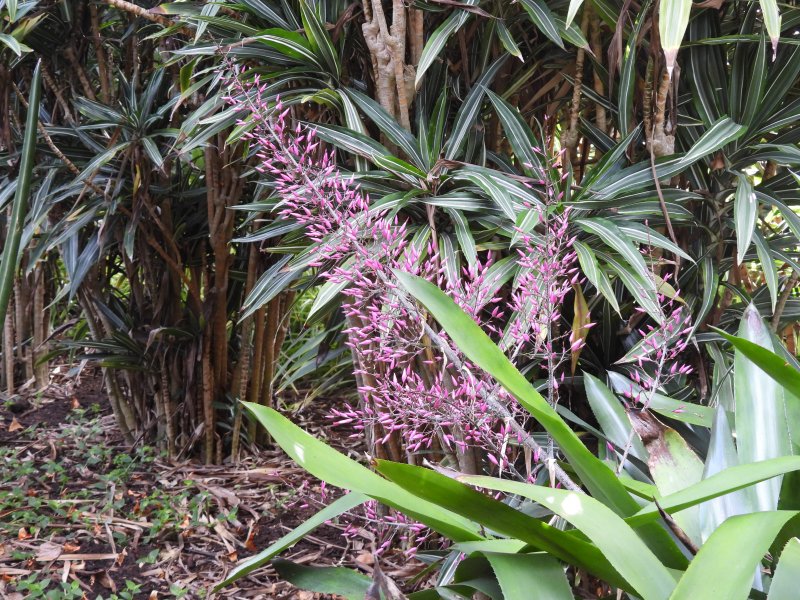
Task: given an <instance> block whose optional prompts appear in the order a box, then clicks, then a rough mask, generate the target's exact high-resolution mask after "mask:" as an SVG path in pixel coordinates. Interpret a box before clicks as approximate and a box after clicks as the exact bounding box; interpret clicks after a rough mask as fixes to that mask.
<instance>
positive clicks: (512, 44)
mask: <svg viewBox="0 0 800 600" xmlns="http://www.w3.org/2000/svg"><path fill="white" fill-rule="evenodd" d="M497 37H499V38H500V43H501V44H503V48H505V49H506V52H508V53H509V54H510V55H511V56H516V57H517V58H518V59H520V60H521V61H522V62H525V59H524V58H522V52H520V49H519V46H518V45H517V42H516V41H515V40H514V36H512V35H511V32H510V31H509V30H508V27H506V24H505V23H504V22H503V21H499V20H498V21H497Z"/></svg>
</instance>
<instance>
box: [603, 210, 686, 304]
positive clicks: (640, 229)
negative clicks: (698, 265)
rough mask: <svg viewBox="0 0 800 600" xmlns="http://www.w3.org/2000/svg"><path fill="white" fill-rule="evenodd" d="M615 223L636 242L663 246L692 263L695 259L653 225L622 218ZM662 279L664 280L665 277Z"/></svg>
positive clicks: (657, 246)
mask: <svg viewBox="0 0 800 600" xmlns="http://www.w3.org/2000/svg"><path fill="white" fill-rule="evenodd" d="M615 224H616V225H617V227H619V230H620V231H621V232H622V233H624V234H625V235H626V236H628V237H629V238H630V239H631V240H633V241H634V242H639V243H640V244H644V245H645V246H653V247H656V248H663V249H664V250H669V251H670V252H672V253H673V254H677V255H678V256H680V257H681V258H683V259H685V260H687V261H689V262H691V263H693V262H694V259H693V258H692V257H691V256H689V255H688V254H687V253H686V252H684V251H683V250H682V249H681V248H680V247H679V246H676V245H675V243H674V242H673V241H672V240H671V239H669V238H667V237H665V236H663V235H661V234H660V233H658V232H657V231H656V230H655V229H653V228H652V227H648V226H647V225H644V224H643V223H636V222H635V221H623V220H621V219H620V220H619V221H618V222H616V223H615ZM659 279H660V278H659ZM661 281H662V282H663V279H662V280H661ZM670 287H672V286H670ZM662 293H663V292H662Z"/></svg>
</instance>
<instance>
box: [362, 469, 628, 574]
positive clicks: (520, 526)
mask: <svg viewBox="0 0 800 600" xmlns="http://www.w3.org/2000/svg"><path fill="white" fill-rule="evenodd" d="M377 468H378V471H379V472H380V473H381V474H383V475H385V476H386V477H388V478H389V479H390V480H391V481H393V482H394V483H396V484H397V485H399V486H401V487H402V488H404V489H406V490H408V491H409V492H411V493H412V494H415V495H417V496H419V497H420V498H422V499H424V500H425V501H427V502H430V503H433V504H436V505H437V506H440V507H442V508H445V509H447V510H450V511H452V512H453V513H454V514H458V515H461V516H463V517H466V518H468V519H470V520H472V521H475V522H476V523H481V524H482V525H484V526H485V527H487V528H488V529H490V530H491V531H493V532H495V533H498V534H502V535H506V536H509V537H512V538H515V539H519V540H522V541H523V542H527V543H528V544H531V545H532V546H534V547H536V548H537V549H539V550H543V551H545V552H547V553H548V554H550V555H552V556H555V557H556V558H558V559H559V560H563V561H564V562H567V563H569V564H572V565H580V566H581V567H582V568H585V569H586V570H588V571H590V572H591V573H593V574H595V575H596V576H598V577H601V578H603V579H605V580H606V581H609V580H613V581H614V582H616V584H618V585H621V586H622V587H628V588H629V587H630V586H628V585H627V584H626V583H625V581H624V580H623V579H622V578H620V576H619V574H618V573H617V572H616V571H615V570H614V568H613V567H612V566H611V564H610V563H609V561H608V560H607V558H606V557H604V556H603V553H602V552H600V551H599V550H598V549H597V548H596V547H595V546H593V545H592V544H590V543H588V542H586V541H584V540H581V539H578V538H576V537H575V536H573V535H571V534H569V533H567V532H564V531H561V530H560V529H558V528H556V527H552V526H550V525H548V524H547V523H545V522H544V521H541V520H539V519H535V518H533V517H531V516H529V515H526V514H525V513H522V512H520V511H518V510H515V509H513V508H511V507H510V506H509V505H508V504H505V503H503V502H500V501H498V500H494V499H493V498H491V497H490V496H488V495H486V494H483V493H480V492H477V491H475V490H474V489H472V488H471V487H469V486H468V485H465V484H464V483H461V482H459V481H456V480H455V479H452V478H450V477H447V476H445V475H441V474H439V473H437V472H435V471H433V470H431V469H425V468H422V467H417V466H414V465H406V464H402V463H395V462H389V461H383V460H380V461H378V465H377ZM487 479H491V478H487ZM491 480H492V481H495V480H494V479H491ZM496 481H500V480H496Z"/></svg>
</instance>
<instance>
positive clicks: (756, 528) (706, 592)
mask: <svg viewBox="0 0 800 600" xmlns="http://www.w3.org/2000/svg"><path fill="white" fill-rule="evenodd" d="M795 516H797V513H796V512H791V511H769V512H756V513H752V514H748V515H739V516H736V517H731V518H730V519H728V520H727V521H725V522H724V523H723V524H722V525H720V527H719V529H717V530H716V531H715V532H714V534H713V535H712V536H711V537H710V538H709V539H708V541H707V542H706V543H705V544H703V546H702V547H701V548H700V552H698V553H697V556H695V557H694V560H692V562H691V563H690V565H689V568H688V569H687V570H686V573H685V574H684V575H683V577H681V579H680V581H679V582H678V586H677V587H676V588H675V593H674V594H673V596H672V598H671V600H697V599H698V598H725V600H737V599H741V600H745V599H746V598H748V597H749V596H750V586H751V584H752V582H753V573H754V572H755V570H756V568H757V567H758V565H759V563H760V562H761V559H762V557H763V556H764V553H765V552H766V551H767V550H769V547H770V544H772V541H773V540H774V539H775V537H776V536H777V535H778V534H779V533H780V531H781V529H783V527H784V526H785V525H786V524H787V523H788V522H789V520H790V519H792V518H794V517H795Z"/></svg>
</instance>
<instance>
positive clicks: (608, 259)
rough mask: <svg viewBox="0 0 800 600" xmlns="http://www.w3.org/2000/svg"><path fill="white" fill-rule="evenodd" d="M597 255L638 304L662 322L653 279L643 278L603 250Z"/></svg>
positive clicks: (662, 318)
mask: <svg viewBox="0 0 800 600" xmlns="http://www.w3.org/2000/svg"><path fill="white" fill-rule="evenodd" d="M597 256H598V258H600V259H602V260H603V262H605V263H606V264H607V265H608V266H609V267H611V269H612V270H613V271H614V272H615V273H616V274H617V277H619V278H620V279H621V280H622V283H624V284H625V287H626V288H628V291H629V292H630V293H631V294H633V297H634V299H635V300H636V302H638V303H639V306H641V307H642V308H643V309H644V310H646V311H647V314H649V315H650V316H651V317H653V319H655V321H656V322H657V323H659V324H663V321H664V313H663V311H662V310H661V306H660V305H659V303H658V299H657V297H656V282H655V279H654V278H652V277H647V278H646V279H643V278H642V277H641V276H640V275H639V274H637V273H634V272H633V271H632V270H631V269H630V268H629V266H628V265H627V264H622V263H621V262H620V261H618V260H617V259H616V258H615V257H613V256H611V255H610V254H606V253H605V252H599V251H598V252H597Z"/></svg>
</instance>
